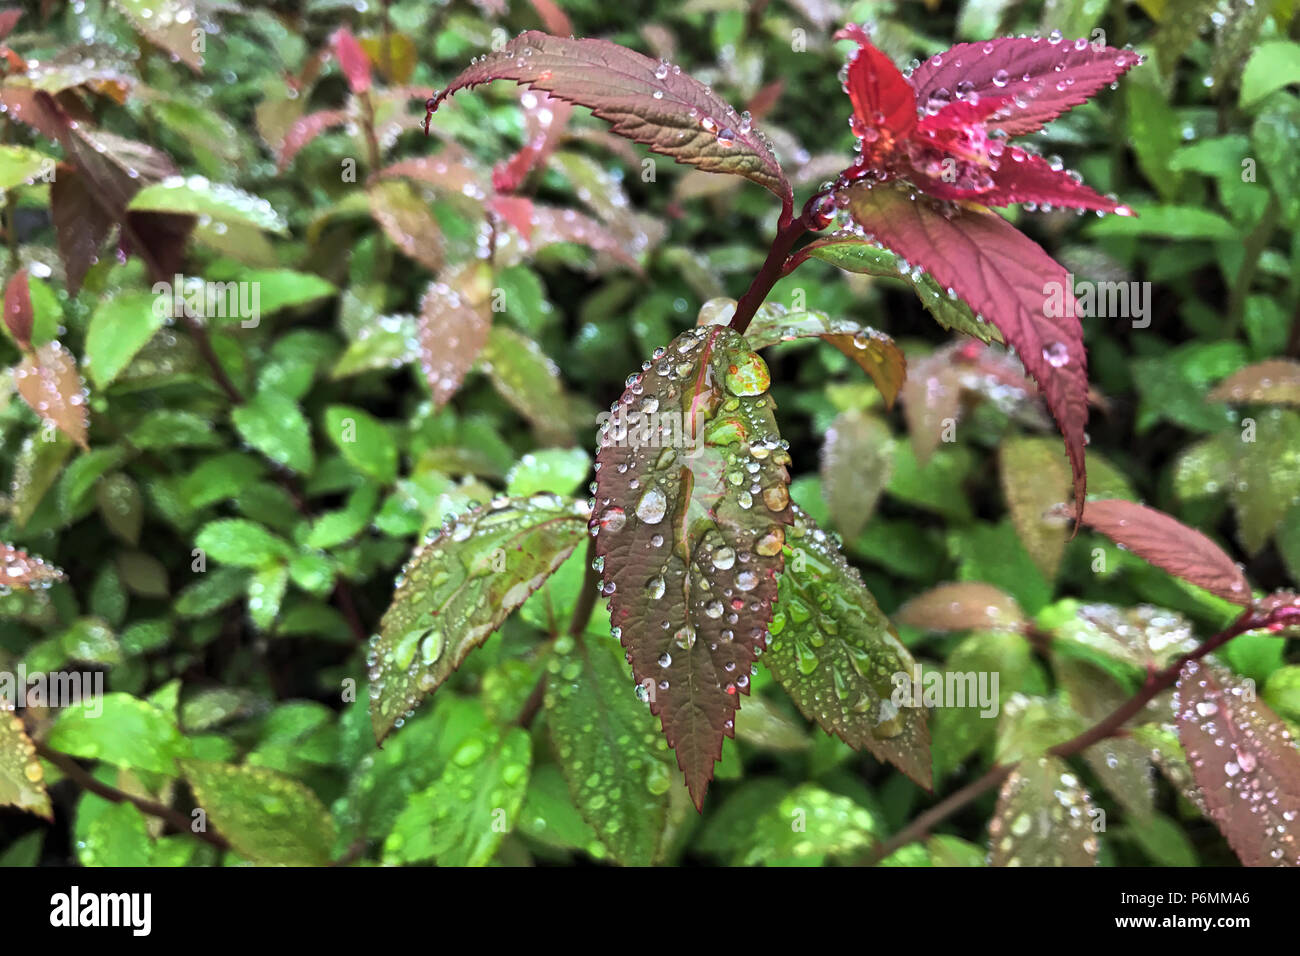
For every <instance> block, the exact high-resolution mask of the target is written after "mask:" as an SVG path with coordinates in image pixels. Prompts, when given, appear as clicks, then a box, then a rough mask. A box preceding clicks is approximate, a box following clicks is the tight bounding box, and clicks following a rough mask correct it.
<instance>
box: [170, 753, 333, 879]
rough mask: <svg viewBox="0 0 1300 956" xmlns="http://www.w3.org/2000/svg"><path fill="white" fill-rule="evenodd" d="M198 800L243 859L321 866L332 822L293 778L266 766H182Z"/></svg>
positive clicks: (325, 858) (206, 763) (316, 799)
mask: <svg viewBox="0 0 1300 956" xmlns="http://www.w3.org/2000/svg"><path fill="white" fill-rule="evenodd" d="M181 766H182V769H183V770H184V772H185V779H186V780H187V781H188V782H189V785H190V787H191V789H193V791H194V799H195V800H197V801H198V803H199V806H201V807H202V808H203V809H204V810H206V811H207V815H208V821H209V822H210V823H211V824H212V827H213V828H214V829H215V830H217V831H218V832H219V833H220V834H221V835H222V836H224V837H225V838H226V839H227V840H229V841H230V845H231V847H232V848H233V849H234V851H235V852H236V853H238V854H239V855H240V856H243V857H246V858H248V859H249V860H252V861H253V862H255V863H260V864H263V865H268V866H323V865H324V864H326V863H328V862H329V854H330V849H331V847H332V845H333V843H334V820H333V818H331V817H330V815H329V812H328V811H327V810H326V809H325V807H324V806H323V805H322V804H321V802H320V798H319V797H317V796H316V794H314V793H313V792H312V791H311V790H309V789H308V788H307V787H306V786H304V785H303V784H301V783H299V782H298V781H297V780H295V779H293V778H292V777H288V776H285V775H284V774H282V773H278V772H276V771H274V770H267V769H265V768H262V767H249V766H239V767H237V766H234V765H232V764H226V763H213V762H210V761H205V760H185V761H182V762H181Z"/></svg>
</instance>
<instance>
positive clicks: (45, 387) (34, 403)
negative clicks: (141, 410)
mask: <svg viewBox="0 0 1300 956" xmlns="http://www.w3.org/2000/svg"><path fill="white" fill-rule="evenodd" d="M14 383H15V384H16V385H17V386H18V394H19V395H21V396H22V397H23V401H25V402H26V403H27V404H28V405H29V406H30V407H31V409H32V411H34V412H35V413H36V414H37V415H39V416H40V417H41V420H42V421H46V422H49V423H50V424H52V425H54V426H55V427H56V428H58V429H59V431H61V432H63V433H64V434H66V435H67V436H68V437H69V438H71V439H72V440H73V441H75V442H76V443H77V444H78V445H80V446H81V447H82V448H89V447H90V446H89V445H87V444H86V428H87V424H88V414H87V411H86V386H85V383H83V382H82V380H81V375H80V374H79V373H78V372H77V362H76V359H74V358H73V357H72V354H71V353H70V352H69V351H68V350H67V349H65V348H64V347H63V346H62V345H60V344H59V343H58V342H46V343H45V344H44V345H42V346H41V347H40V348H38V349H36V351H34V352H31V353H30V354H28V356H27V357H26V358H24V359H23V360H22V362H21V363H19V364H18V365H17V366H16V367H15V368H14Z"/></svg>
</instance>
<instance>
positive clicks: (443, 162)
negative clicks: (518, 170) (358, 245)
mask: <svg viewBox="0 0 1300 956" xmlns="http://www.w3.org/2000/svg"><path fill="white" fill-rule="evenodd" d="M375 178H376V179H413V180H415V181H417V182H422V183H428V184H429V185H430V186H433V187H434V188H436V189H441V190H444V191H446V192H449V193H455V194H457V195H461V196H468V197H470V198H471V199H477V200H482V199H483V198H484V197H485V196H487V194H488V190H487V186H486V184H485V183H484V181H483V178H482V176H481V175H480V173H479V171H478V170H477V169H475V168H474V167H473V166H471V165H469V163H468V161H467V160H466V159H465V157H464V156H461V155H459V154H458V151H453V150H443V152H442V153H440V154H438V155H437V156H417V157H415V158H414V159H403V160H401V161H400V162H396V163H393V164H392V165H391V166H385V167H384V168H383V169H381V170H380V171H379V172H378V173H376V174H375Z"/></svg>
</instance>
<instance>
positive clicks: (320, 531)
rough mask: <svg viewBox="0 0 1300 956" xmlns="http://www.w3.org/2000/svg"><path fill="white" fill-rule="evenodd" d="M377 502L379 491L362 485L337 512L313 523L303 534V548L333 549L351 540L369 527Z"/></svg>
mask: <svg viewBox="0 0 1300 956" xmlns="http://www.w3.org/2000/svg"><path fill="white" fill-rule="evenodd" d="M378 503H379V489H378V488H376V487H375V486H374V485H372V484H365V485H362V486H361V487H360V488H358V489H356V490H355V491H353V492H352V494H350V495H348V500H347V503H346V504H345V505H344V506H343V508H342V509H341V510H339V511H329V512H326V513H325V514H323V515H321V516H320V517H319V518H317V519H316V520H315V522H313V524H312V526H311V531H310V532H309V533H308V535H307V542H306V544H307V547H309V548H320V549H328V548H336V547H338V546H339V545H341V544H343V543H344V542H347V541H351V540H352V539H353V538H355V537H356V536H357V535H359V534H361V532H362V531H364V530H365V529H366V527H367V526H368V525H369V524H370V519H371V518H373V517H374V514H375V506H376V505H377V504H378Z"/></svg>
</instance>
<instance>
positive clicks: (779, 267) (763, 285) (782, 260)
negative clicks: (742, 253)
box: [731, 192, 824, 335]
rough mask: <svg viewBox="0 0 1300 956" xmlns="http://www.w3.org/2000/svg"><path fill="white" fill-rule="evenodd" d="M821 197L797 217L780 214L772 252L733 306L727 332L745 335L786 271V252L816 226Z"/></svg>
mask: <svg viewBox="0 0 1300 956" xmlns="http://www.w3.org/2000/svg"><path fill="white" fill-rule="evenodd" d="M823 195H824V193H820V192H819V193H817V194H815V195H814V196H812V197H811V198H809V200H808V201H807V202H806V203H804V207H803V211H802V212H800V213H799V215H798V216H797V217H795V218H794V219H791V218H790V216H789V210H788V209H786V210H783V211H782V213H781V225H780V228H778V229H777V232H776V237H775V238H774V239H773V240H772V248H771V249H770V250H768V253H767V258H766V259H765V260H764V261H763V266H762V268H760V269H759V270H758V274H757V275H755V276H754V280H753V281H752V282H751V283H750V284H749V288H748V289H746V290H745V294H744V295H742V296H741V297H740V301H739V302H737V303H736V314H735V315H734V316H732V318H731V328H732V329H734V330H735V331H737V332H739V333H740V334H741V335H744V334H745V329H747V328H749V323H750V320H751V319H753V318H754V313H755V312H757V311H758V307H759V306H760V305H762V304H763V300H764V299H766V298H767V294H768V293H769V292H771V291H772V286H774V285H776V283H777V280H778V279H780V278H782V277H783V276H784V275H786V274H787V273H788V272H789V270H788V269H787V268H786V260H787V259H788V258H789V256H790V250H791V249H793V248H794V244H795V243H796V242H798V241H799V239H800V237H801V236H803V235H804V233H806V232H809V231H810V230H812V229H814V228H817V229H820V228H821V227H820V226H814V225H813V210H814V209H815V208H816V207H817V204H818V201H819V200H820V199H821V198H822V196H823Z"/></svg>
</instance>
